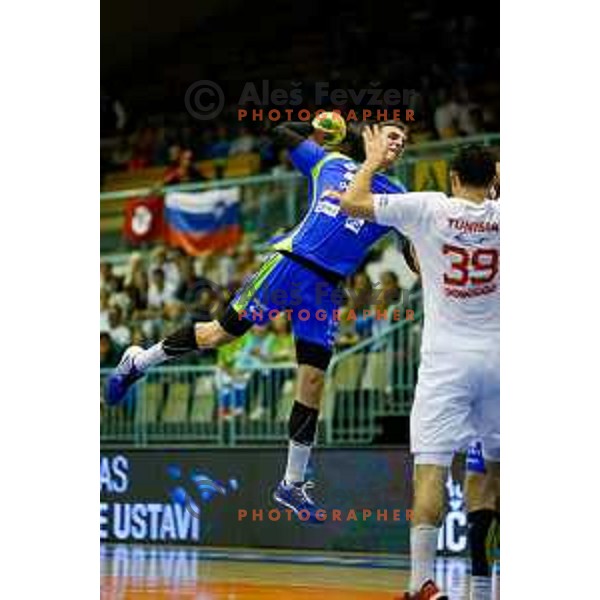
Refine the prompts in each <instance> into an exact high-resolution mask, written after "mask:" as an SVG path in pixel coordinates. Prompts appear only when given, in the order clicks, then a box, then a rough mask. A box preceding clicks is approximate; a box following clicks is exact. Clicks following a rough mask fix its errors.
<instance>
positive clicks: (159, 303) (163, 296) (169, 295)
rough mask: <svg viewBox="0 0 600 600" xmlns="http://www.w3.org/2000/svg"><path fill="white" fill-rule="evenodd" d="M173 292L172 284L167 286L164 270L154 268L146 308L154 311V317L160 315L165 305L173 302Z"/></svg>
mask: <svg viewBox="0 0 600 600" xmlns="http://www.w3.org/2000/svg"><path fill="white" fill-rule="evenodd" d="M175 290H176V288H175V287H174V286H173V285H172V284H167V282H166V278H165V272H164V270H163V269H161V268H160V267H156V268H155V269H154V270H153V271H152V277H151V282H150V288H149V290H148V308H150V309H155V315H156V316H160V315H162V310H163V308H164V307H165V305H167V304H168V303H170V302H172V301H173V300H175Z"/></svg>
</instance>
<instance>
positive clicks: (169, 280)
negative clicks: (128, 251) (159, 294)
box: [149, 246, 181, 290]
mask: <svg viewBox="0 0 600 600" xmlns="http://www.w3.org/2000/svg"><path fill="white" fill-rule="evenodd" d="M155 269H162V271H163V273H164V275H165V281H166V285H167V287H169V288H173V290H176V289H177V287H178V286H179V282H180V279H181V277H180V274H179V269H178V267H177V263H176V262H175V261H174V260H172V256H171V257H169V256H168V255H167V249H166V248H165V247H164V246H157V247H156V248H155V249H154V251H153V252H152V257H151V259H150V267H149V273H150V275H151V274H152V272H153V271H154V270H155Z"/></svg>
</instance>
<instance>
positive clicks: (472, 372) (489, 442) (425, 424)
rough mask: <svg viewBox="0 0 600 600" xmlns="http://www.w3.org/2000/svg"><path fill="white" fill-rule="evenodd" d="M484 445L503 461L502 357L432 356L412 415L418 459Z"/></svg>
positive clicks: (487, 453) (424, 365) (493, 352)
mask: <svg viewBox="0 0 600 600" xmlns="http://www.w3.org/2000/svg"><path fill="white" fill-rule="evenodd" d="M474 441H481V442H482V444H483V451H484V457H486V458H488V460H496V461H498V460H500V352H499V348H498V347H494V348H492V349H490V350H488V351H479V352H472V351H469V352H464V351H463V352H461V351H456V352H452V353H450V352H443V353H442V352H427V353H423V355H422V357H421V365H420V367H419V378H418V383H417V388H416V392H415V401H414V404H413V408H412V412H411V415H410V445H411V451H412V452H413V454H454V453H456V452H460V451H465V450H466V448H467V446H468V445H469V444H470V443H472V442H474Z"/></svg>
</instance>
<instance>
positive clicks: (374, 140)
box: [328, 126, 388, 221]
mask: <svg viewBox="0 0 600 600" xmlns="http://www.w3.org/2000/svg"><path fill="white" fill-rule="evenodd" d="M362 137H363V140H364V147H365V154H366V160H365V162H364V163H363V164H362V166H361V168H360V169H359V170H358V172H357V173H356V177H355V178H354V180H353V181H352V184H351V185H350V187H349V188H348V190H347V191H346V192H345V193H341V192H331V195H332V196H335V197H337V198H339V199H340V206H341V208H342V210H343V211H344V212H345V213H347V214H349V215H351V216H352V217H358V218H362V219H368V220H369V221H373V220H374V219H375V211H374V204H373V195H372V194H371V180H372V179H373V175H374V174H375V173H376V172H377V170H378V169H379V168H380V167H381V164H382V163H383V161H384V159H385V156H386V153H387V151H388V147H387V142H386V139H385V137H384V136H383V135H382V133H381V131H380V130H379V128H378V127H377V126H373V127H365V129H364V131H363V134H362ZM328 194H329V192H328Z"/></svg>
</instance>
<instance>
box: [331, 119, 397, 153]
mask: <svg viewBox="0 0 600 600" xmlns="http://www.w3.org/2000/svg"><path fill="white" fill-rule="evenodd" d="M367 125H379V126H380V127H383V126H385V125H391V126H393V127H398V129H401V130H402V131H406V125H405V124H404V123H402V121H393V120H390V121H381V122H379V123H378V122H376V121H372V122H370V121H361V122H360V123H357V122H352V123H350V124H349V125H348V133H347V134H346V139H345V140H344V142H343V145H342V151H345V153H346V154H347V155H348V156H349V157H350V158H351V159H352V160H354V161H356V162H358V163H363V162H365V160H366V158H367V155H366V154H365V147H364V143H363V139H362V132H363V129H364V128H365V127H366V126H367Z"/></svg>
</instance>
